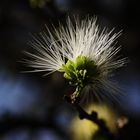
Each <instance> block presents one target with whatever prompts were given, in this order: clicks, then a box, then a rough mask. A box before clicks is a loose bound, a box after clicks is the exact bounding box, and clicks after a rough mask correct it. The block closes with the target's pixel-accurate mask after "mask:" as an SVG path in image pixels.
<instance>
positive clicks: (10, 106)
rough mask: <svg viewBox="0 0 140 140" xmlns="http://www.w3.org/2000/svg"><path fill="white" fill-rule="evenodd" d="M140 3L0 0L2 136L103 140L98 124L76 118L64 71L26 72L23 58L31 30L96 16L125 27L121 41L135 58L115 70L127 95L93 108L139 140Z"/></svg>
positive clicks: (5, 139)
mask: <svg viewBox="0 0 140 140" xmlns="http://www.w3.org/2000/svg"><path fill="white" fill-rule="evenodd" d="M139 7H140V5H139V4H138V3H137V1H135V0H133V1H129V0H113V1H112V0H12V1H11V0H0V139H1V140H74V139H75V140H90V139H95V140H98V138H97V135H96V136H95V138H91V137H92V136H91V135H92V134H93V133H94V131H97V126H95V124H89V123H85V122H83V121H82V122H79V120H77V121H76V117H77V112H76V111H75V110H74V109H73V108H72V107H71V106H70V105H69V104H67V103H66V102H64V100H63V95H64V93H66V92H67V87H66V86H65V81H64V79H63V78H62V75H61V74H59V73H54V74H52V75H49V76H47V77H42V74H41V73H27V74H25V73H22V71H24V70H27V68H25V67H24V66H23V64H22V63H20V62H19V61H20V60H21V59H22V58H23V57H24V55H23V53H22V52H23V51H28V50H30V49H31V48H30V47H29V45H28V41H29V40H30V39H31V36H30V34H36V33H39V32H41V31H43V30H44V28H45V25H46V26H48V27H50V26H51V25H52V24H53V25H54V26H56V27H57V26H58V24H59V22H61V23H62V24H63V23H65V21H66V18H67V16H68V15H69V16H70V17H72V16H73V15H78V16H79V17H80V18H84V17H87V15H88V16H89V17H93V16H94V15H96V16H97V17H98V23H99V24H100V26H101V27H104V26H105V27H107V28H108V29H112V28H113V27H115V31H120V30H123V34H122V35H121V37H119V39H118V44H119V45H121V46H122V54H123V56H127V57H128V58H129V60H130V62H129V64H128V65H127V67H125V68H122V69H121V70H120V71H118V72H117V73H116V75H115V77H114V80H116V81H118V84H119V85H120V87H121V88H123V92H124V93H126V94H125V96H123V97H122V98H120V99H119V100H120V102H121V103H120V104H119V105H118V106H115V107H113V109H110V107H107V109H99V107H98V106H97V107H96V106H94V107H93V108H91V107H90V108H91V109H90V110H92V109H95V110H96V111H97V112H98V113H99V114H102V115H101V116H102V118H108V119H107V120H106V121H108V123H111V126H113V124H112V123H113V122H114V121H116V122H114V123H117V122H118V123H119V125H118V126H119V127H120V128H119V132H118V131H117V132H115V133H117V134H115V135H117V138H116V139H123V140H132V139H136V138H137V139H139V138H140V133H139V130H140V63H139V60H140V53H139V47H140V8H139ZM52 32H53V30H52ZM105 107H106V105H105ZM100 108H102V107H100ZM87 110H88V109H87ZM105 112H106V113H105ZM116 112H117V113H116ZM112 114H113V117H112ZM122 116H123V117H122ZM111 118H112V119H111ZM82 125H84V126H83V127H81V126H82ZM94 126H95V127H94ZM79 129H83V130H79ZM110 129H114V128H112V127H110ZM91 130H92V131H91ZM90 131H91V132H90ZM81 134H83V135H82V137H80V135H81ZM78 136H79V137H78ZM104 139H105V138H104Z"/></svg>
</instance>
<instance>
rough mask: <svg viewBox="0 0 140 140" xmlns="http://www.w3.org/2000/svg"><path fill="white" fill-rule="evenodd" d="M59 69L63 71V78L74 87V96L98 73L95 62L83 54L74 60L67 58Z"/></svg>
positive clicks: (96, 76)
mask: <svg viewBox="0 0 140 140" xmlns="http://www.w3.org/2000/svg"><path fill="white" fill-rule="evenodd" d="M59 71H60V72H64V78H66V79H67V80H68V81H69V84H70V85H71V86H74V87H75V88H76V90H75V92H74V93H73V96H74V97H78V95H79V94H80V92H81V91H82V89H83V87H84V86H85V85H87V84H91V83H93V79H96V78H98V77H99V75H100V71H99V69H98V68H97V65H96V63H95V62H94V61H93V60H89V59H88V58H86V57H85V56H78V57H77V58H76V61H75V62H73V61H71V60H68V61H67V63H66V64H64V65H62V68H61V69H60V70H59Z"/></svg>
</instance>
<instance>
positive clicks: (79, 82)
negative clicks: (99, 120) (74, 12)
mask: <svg viewBox="0 0 140 140" xmlns="http://www.w3.org/2000/svg"><path fill="white" fill-rule="evenodd" d="M119 35H120V32H119V33H115V34H113V30H111V31H110V32H107V31H106V29H103V30H102V31H100V30H99V27H98V25H96V19H95V18H93V19H85V20H82V21H81V22H80V23H79V22H78V21H76V23H75V24H72V22H71V21H70V19H68V20H67V25H66V27H64V26H62V25H60V27H59V29H56V28H54V31H53V33H51V31H50V30H49V29H48V34H47V33H46V32H42V33H40V34H39V38H36V37H33V41H31V46H32V47H33V48H34V49H35V53H29V52H26V54H27V55H28V56H29V58H30V60H29V59H28V60H25V61H24V62H25V63H27V64H28V65H29V66H30V67H32V68H33V72H41V71H45V72H46V74H49V73H53V72H55V71H59V72H64V77H65V78H66V79H68V81H69V83H70V85H72V86H74V87H75V88H76V91H75V92H74V93H73V96H74V98H75V97H78V96H79V95H80V93H81V92H82V91H83V89H88V90H89V89H92V91H93V93H94V95H96V96H97V97H99V98H100V96H101V97H103V96H106V95H104V94H103V95H101V94H99V93H98V92H99V91H100V90H98V89H105V90H109V91H111V92H112V93H114V92H116V91H117V89H116V88H115V86H114V84H113V83H112V82H111V81H110V80H109V78H108V77H109V76H110V75H112V74H111V73H112V70H115V69H117V68H119V67H122V66H123V65H124V64H125V63H126V59H125V58H123V59H121V58H120V57H119V56H118V52H119V51H120V47H116V46H115V44H116V43H115V42H114V41H115V40H116V39H117V38H118V36H119ZM89 87H90V88H89ZM85 94H86V93H85ZM112 95H113V94H112ZM107 96H108V95H107ZM109 96H110V95H109Z"/></svg>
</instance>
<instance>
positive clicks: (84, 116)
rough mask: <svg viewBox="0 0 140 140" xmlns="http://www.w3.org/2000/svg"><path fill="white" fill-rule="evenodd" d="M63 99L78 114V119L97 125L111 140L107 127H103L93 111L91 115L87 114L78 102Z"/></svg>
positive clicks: (102, 121)
mask: <svg viewBox="0 0 140 140" xmlns="http://www.w3.org/2000/svg"><path fill="white" fill-rule="evenodd" d="M64 99H65V100H66V101H67V102H68V103H69V104H71V105H72V106H73V107H74V108H75V109H76V110H77V111H78V113H79V118H80V119H87V120H90V121H92V122H93V123H95V124H96V125H98V127H99V130H100V131H101V132H102V133H103V134H105V135H106V136H108V138H109V139H111V140H113V134H112V133H111V132H110V130H109V129H108V127H107V126H106V125H105V122H104V120H103V119H99V118H98V114H97V112H95V111H92V113H91V114H88V113H87V112H86V111H85V110H84V109H83V108H82V107H81V106H80V105H79V104H78V101H77V100H76V99H75V102H73V100H71V97H70V96H65V97H64Z"/></svg>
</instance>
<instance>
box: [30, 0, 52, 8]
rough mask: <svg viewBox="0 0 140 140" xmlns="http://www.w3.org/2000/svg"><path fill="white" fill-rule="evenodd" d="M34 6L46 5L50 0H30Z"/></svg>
mask: <svg viewBox="0 0 140 140" xmlns="http://www.w3.org/2000/svg"><path fill="white" fill-rule="evenodd" d="M29 1H30V4H31V6H32V7H34V8H35V7H39V8H42V7H44V6H45V5H46V3H47V2H49V1H50V0H29Z"/></svg>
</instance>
